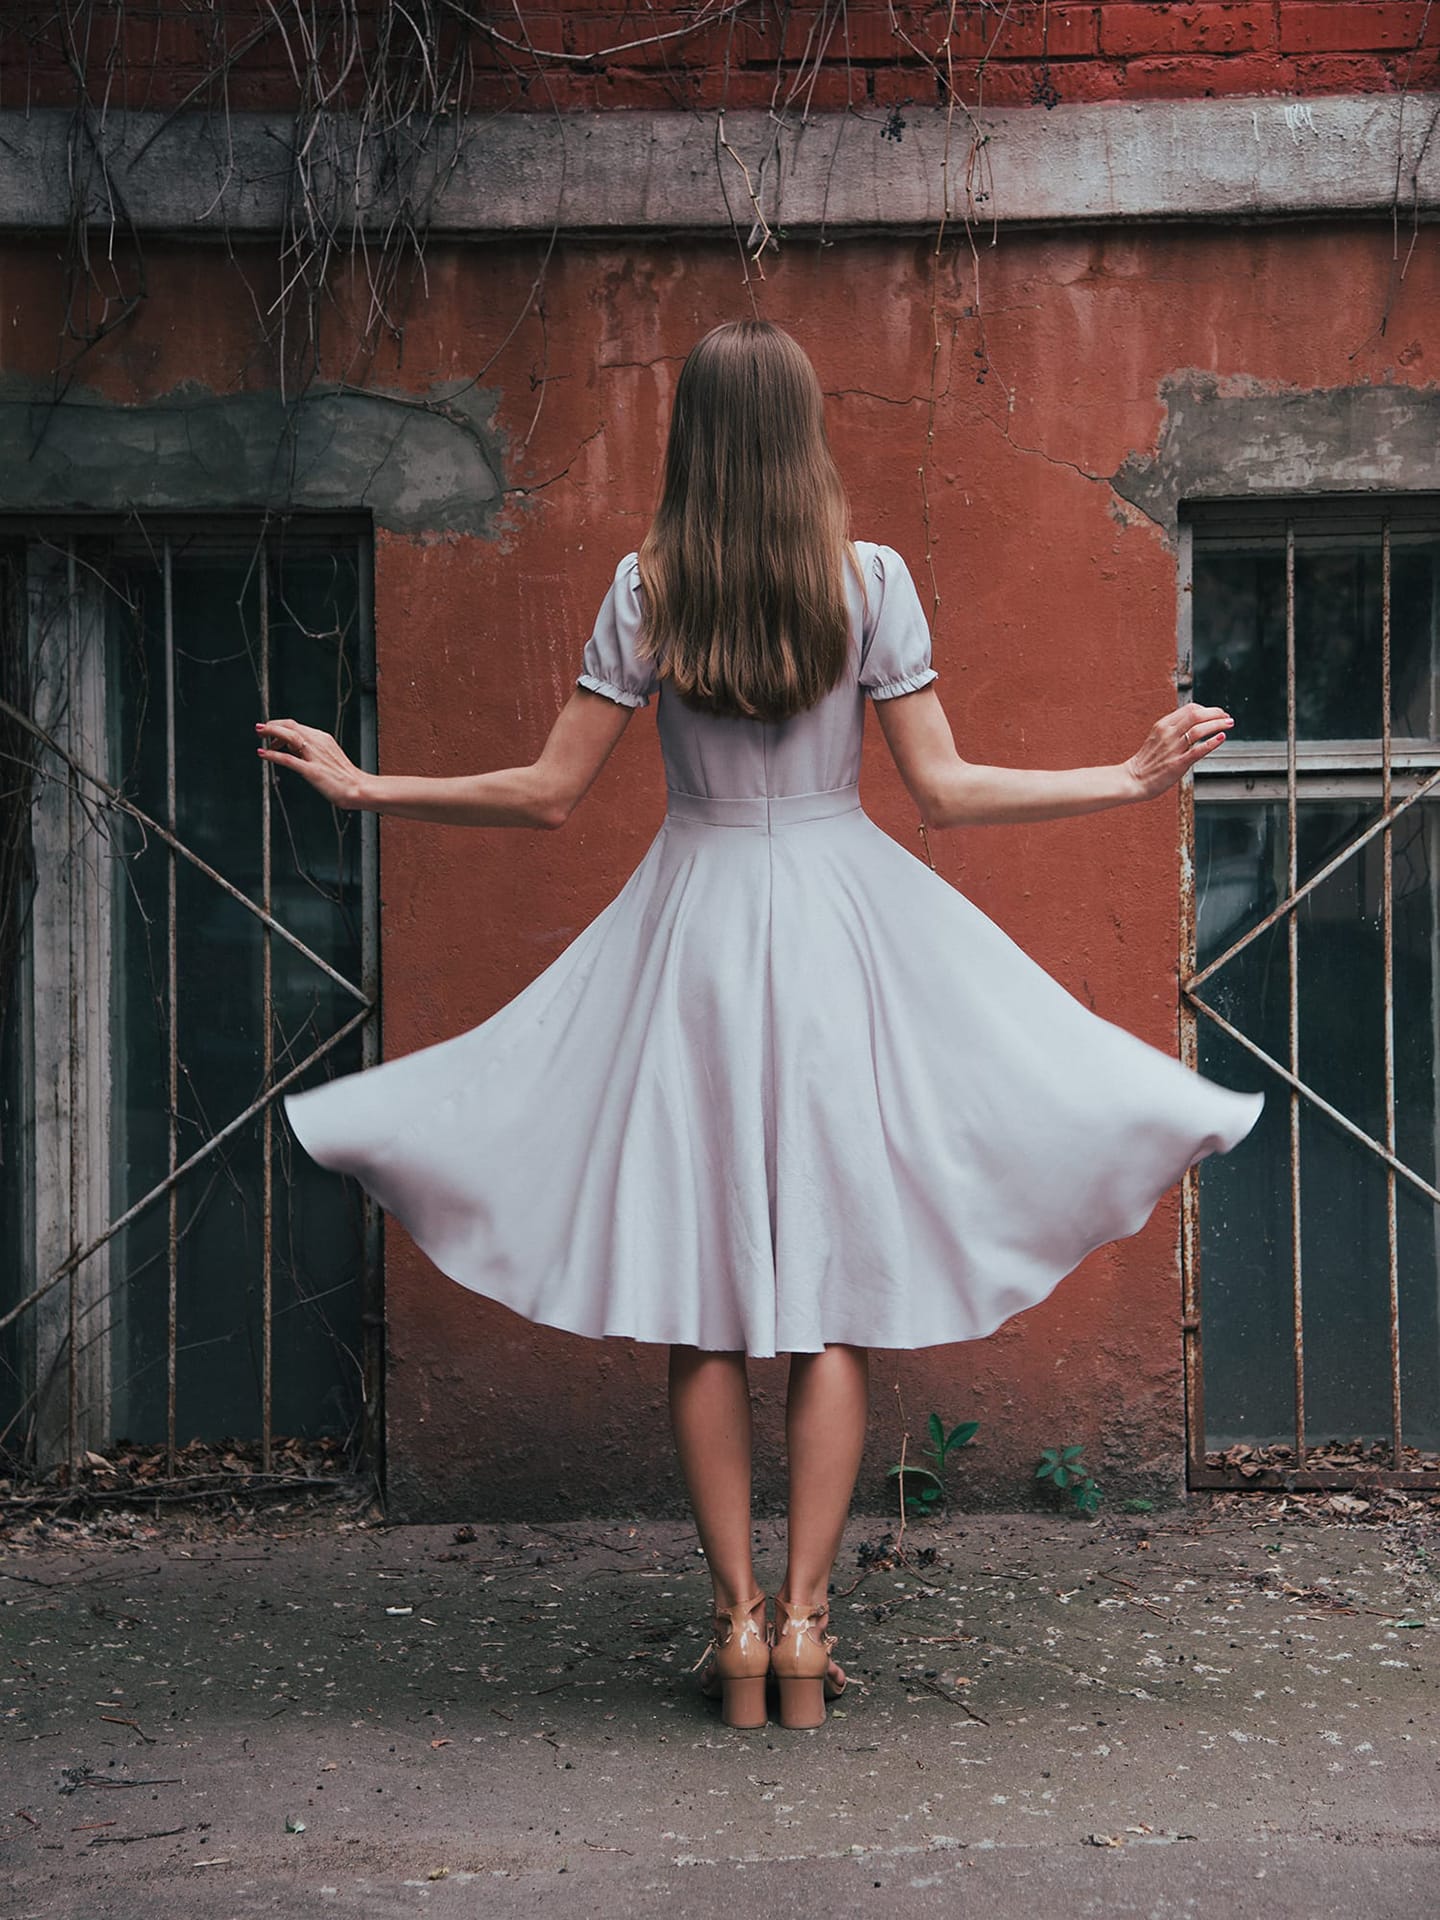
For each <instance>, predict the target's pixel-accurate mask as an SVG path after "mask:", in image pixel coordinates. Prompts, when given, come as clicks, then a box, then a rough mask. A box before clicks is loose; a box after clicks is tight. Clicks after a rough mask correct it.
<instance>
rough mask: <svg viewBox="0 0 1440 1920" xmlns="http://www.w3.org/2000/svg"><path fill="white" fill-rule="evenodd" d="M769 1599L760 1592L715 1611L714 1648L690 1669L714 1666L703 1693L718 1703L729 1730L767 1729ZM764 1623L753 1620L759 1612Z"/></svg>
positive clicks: (703, 1683) (703, 1680) (705, 1678)
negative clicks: (730, 1728)
mask: <svg viewBox="0 0 1440 1920" xmlns="http://www.w3.org/2000/svg"><path fill="white" fill-rule="evenodd" d="M764 1608H765V1596H764V1594H763V1593H757V1594H756V1595H755V1597H754V1599H753V1600H747V1601H745V1602H743V1603H742V1604H741V1605H739V1606H735V1607H717V1608H716V1609H715V1629H714V1633H713V1635H712V1637H711V1640H710V1644H709V1646H708V1647H706V1649H705V1651H704V1653H702V1654H701V1656H700V1658H699V1659H698V1660H697V1661H696V1662H695V1666H694V1667H692V1668H691V1669H690V1671H691V1672H692V1673H693V1672H694V1671H695V1668H696V1667H700V1666H703V1665H704V1664H705V1662H706V1661H708V1662H709V1663H710V1664H709V1665H708V1667H706V1670H705V1672H704V1673H702V1674H701V1676H700V1691H701V1693H703V1694H704V1695H705V1696H706V1697H707V1698H708V1699H712V1700H713V1699H715V1698H717V1697H718V1698H719V1700H720V1718H721V1720H723V1721H724V1723H725V1725H726V1726H727V1727H763V1726H764V1725H765V1720H766V1714H765V1678H766V1675H767V1674H768V1673H769V1671H770V1640H769V1635H768V1634H767V1632H766V1629H765V1613H764ZM757 1609H759V1611H760V1618H759V1619H758V1620H756V1619H755V1618H754V1615H755V1612H756V1610H757Z"/></svg>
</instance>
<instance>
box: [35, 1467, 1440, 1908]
mask: <svg viewBox="0 0 1440 1920" xmlns="http://www.w3.org/2000/svg"><path fill="white" fill-rule="evenodd" d="M1437 1508H1440V1502H1436V1501H1434V1500H1433V1499H1432V1500H1423V1499H1413V1498H1412V1499H1408V1500H1407V1499H1403V1498H1401V1497H1400V1496H1391V1497H1390V1498H1389V1499H1388V1500H1387V1498H1386V1497H1384V1496H1381V1497H1379V1498H1372V1499H1370V1500H1366V1499H1361V1498H1358V1497H1356V1496H1353V1495H1343V1496H1339V1497H1338V1498H1337V1497H1331V1498H1329V1499H1327V1498H1326V1497H1325V1496H1323V1495H1321V1496H1305V1497H1302V1496H1293V1497H1288V1498H1283V1497H1282V1498H1255V1499H1247V1498H1246V1497H1243V1496H1223V1497H1220V1498H1218V1499H1215V1500H1211V1501H1207V1500H1204V1499H1196V1500H1195V1501H1194V1502H1192V1503H1191V1504H1190V1505H1189V1506H1188V1507H1186V1508H1175V1509H1171V1510H1168V1511H1163V1512H1156V1513H1151V1514H1147V1515H1126V1514H1120V1513H1114V1512H1112V1513H1105V1512H1102V1513H1101V1514H1100V1515H1099V1516H1097V1517H1096V1518H1094V1519H1085V1518H1082V1517H1080V1516H1068V1515H1063V1514H1056V1515H1054V1516H1052V1515H1049V1514H1046V1513H1022V1514H1008V1515H993V1514H987V1515H983V1516H951V1517H949V1518H947V1519H945V1520H944V1521H942V1522H941V1523H940V1524H938V1525H917V1526H912V1527H910V1528H909V1529H907V1532H906V1534H905V1538H904V1543H903V1546H904V1551H905V1555H906V1558H905V1560H904V1561H903V1562H901V1563H897V1562H896V1560H895V1558H894V1554H893V1542H887V1537H886V1536H887V1526H888V1525H889V1524H890V1523H887V1522H886V1521H885V1520H884V1519H879V1518H875V1517H868V1518H866V1517H857V1518H856V1519H855V1520H854V1521H853V1522H852V1525H851V1527H850V1530H849V1532H848V1534H847V1537H846V1542H845V1546H844V1549H843V1551H842V1555H841V1558H840V1560H839V1562H838V1564H837V1568H836V1581H835V1587H836V1593H835V1597H834V1600H833V1602H832V1609H833V1613H832V1619H833V1624H834V1626H835V1627H836V1629H837V1630H838V1632H839V1634H840V1636H841V1641H842V1645H841V1647H840V1649H839V1651H840V1653H841V1655H842V1656H843V1657H844V1659H845V1662H846V1665H847V1667H848V1670H849V1672H850V1673H851V1675H852V1685H851V1687H850V1689H849V1690H848V1691H847V1693H846V1695H845V1697H844V1698H843V1700H841V1701H840V1702H839V1703H837V1705H836V1706H835V1707H834V1708H832V1711H831V1717H830V1720H829V1722H828V1724H827V1725H826V1726H825V1727H824V1728H823V1729H820V1730H818V1731H815V1732H806V1733H787V1732H785V1731H784V1730H783V1729H781V1728H780V1727H778V1726H776V1725H772V1726H771V1727H769V1728H768V1729H767V1730H765V1731H763V1732H749V1733H742V1732H733V1731H730V1730H728V1729H726V1728H724V1727H722V1726H721V1725H720V1724H719V1722H718V1718H717V1717H716V1710H715V1709H714V1708H713V1707H712V1706H710V1705H708V1704H706V1703H703V1702H702V1701H701V1700H700V1699H699V1697H698V1696H697V1695H696V1693H695V1691H694V1684H695V1683H694V1679H693V1677H692V1674H691V1672H690V1669H691V1667H692V1664H693V1663H694V1662H695V1661H696V1660H698V1658H699V1657H700V1655H701V1653H702V1651H703V1649H704V1645H705V1639H706V1632H705V1611H706V1600H707V1591H708V1589H707V1583H706V1581H705V1578H704V1574H703V1568H702V1563H701V1561H700V1559H699V1556H698V1554H697V1552H696V1551H695V1548H694V1542H693V1534H692V1532H691V1531H690V1529H689V1527H688V1526H685V1525H681V1524H678V1523H655V1522H643V1523H633V1524H632V1523H630V1522H627V1521H624V1520H619V1521H591V1522H579V1523H568V1524H564V1525H558V1526H515V1525H507V1526H475V1527H473V1528H470V1527H455V1526H445V1527H434V1526H431V1527H387V1526H386V1525H385V1524H384V1523H383V1521H382V1520H381V1519H380V1518H379V1517H378V1514H377V1513H376V1512H375V1510H373V1509H371V1508H369V1507H367V1506H366V1505H365V1504H364V1503H363V1502H358V1503H354V1504H352V1505H351V1506H349V1507H348V1508H344V1507H341V1508H338V1509H336V1510H332V1511H325V1510H313V1509H312V1510H309V1511H300V1510H296V1509H294V1508H287V1507H282V1508H280V1509H278V1510H277V1509H275V1508H273V1507H272V1508H271V1509H269V1510H268V1511H259V1510H256V1511H251V1512H249V1513H247V1514H243V1515H231V1516H230V1517H228V1518H227V1517H222V1516H219V1515H216V1514H214V1513H211V1514H208V1515H206V1514H201V1513H193V1512H192V1513H185V1512H183V1511H182V1512H177V1511H173V1510H170V1511H164V1512H162V1511H160V1510H159V1509H158V1508H157V1509H156V1511H155V1513H154V1514H150V1513H148V1512H147V1511H145V1510H143V1509H142V1510H140V1511H131V1512H109V1513H104V1514H100V1515H98V1516H91V1517H89V1518H82V1519H75V1520H68V1521H67V1520H64V1519H59V1518H57V1517H56V1516H55V1515H54V1514H53V1513H50V1514H43V1513H42V1514H38V1515H31V1516H22V1517H21V1518H20V1519H19V1520H12V1522H11V1524H9V1525H8V1526H7V1527H6V1528H5V1533H4V1544H3V1548H0V1576H3V1577H0V1597H3V1601H4V1606H3V1614H0V1618H3V1622H4V1634H5V1646H4V1658H3V1681H4V1684H3V1699H0V1711H3V1714H4V1721H3V1728H4V1796H3V1802H0V1819H3V1823H4V1827H5V1829H6V1830H7V1840H8V1845H7V1847H6V1850H5V1864H4V1868H3V1876H0V1885H3V1887H4V1890H5V1899H4V1907H5V1911H6V1912H7V1913H9V1914H11V1915H13V1916H16V1917H17V1920H18V1917H19V1916H37V1917H39V1916H44V1920H51V1917H52V1916H74V1917H75V1920H141V1916H144V1917H145V1920H166V1917H167V1916H187V1917H188V1916H191V1915H200V1914H203V1915H205V1916H206V1917H207V1920H211V1917H212V1916H213V1917H214V1920H230V1917H232V1916H233V1917H235V1920H239V1917H240V1916H248V1915H251V1914H255V1915H286V1916H289V1915H300V1914H302V1913H303V1914H305V1915H307V1916H308V1915H311V1914H327V1913H329V1914H334V1915H337V1916H357V1917H358V1916H364V1920H388V1916H391V1915H412V1914H416V1915H418V1914H429V1915H433V1916H436V1920H445V1917H446V1916H450V1915H485V1916H490V1915H496V1916H505V1915H511V1914H516V1915H519V1914H523V1915H525V1916H527V1917H528V1916H536V1917H537V1920H543V1916H545V1915H549V1914H556V1915H560V1914H567V1915H569V1914H574V1915H589V1914H595V1915H601V1914H603V1915H606V1916H610V1915H636V1916H649V1915H657V1916H658V1915H662V1914H663V1915H666V1916H675V1915H684V1916H692V1915H693V1916H706V1915H710V1914H716V1915H719V1914H722V1913H726V1914H728V1913H730V1912H732V1911H734V1910H735V1909H736V1907H737V1905H739V1903H741V1902H743V1903H744V1904H745V1910H748V1911H773V1910H776V1909H777V1908H778V1907H779V1906H780V1904H781V1903H783V1905H784V1909H785V1910H786V1913H787V1920H808V1916H812V1915H814V1916H820V1915H824V1916H826V1917H827V1920H830V1917H832V1916H835V1915H837V1914H849V1913H851V1912H856V1913H875V1914H877V1915H878V1914H882V1913H884V1914H888V1913H890V1912H893V1911H894V1910H895V1908H896V1907H897V1906H903V1908H904V1911H905V1913H906V1916H907V1920H911V1917H912V1916H913V1917H914V1920H924V1917H925V1916H929V1915H938V1914H946V1915H953V1914H957V1913H965V1914H968V1913H972V1912H973V1913H984V1914H985V1916H986V1920H1009V1917H1010V1916H1024V1920H1047V1917H1048V1916H1052V1915H1053V1916H1057V1917H1058V1916H1064V1920H1071V1916H1079V1915H1088V1914H1100V1913H1102V1912H1103V1913H1105V1914H1107V1915H1114V1916H1127V1915H1144V1916H1147V1917H1152V1920H1168V1917H1169V1916H1172V1915H1174V1916H1179V1915H1182V1914H1183V1915H1185V1916H1187V1920H1196V1916H1199V1917H1201V1920H1204V1917H1205V1916H1210V1915H1214V1916H1217V1920H1218V1917H1219V1916H1224V1920H1245V1916H1249V1915H1255V1916H1264V1917H1265V1920H1272V1917H1279V1916H1287V1917H1288V1916H1292V1915H1293V1916H1305V1917H1306V1920H1310V1917H1311V1916H1322V1915H1326V1916H1328V1915H1331V1914H1345V1915H1356V1916H1362V1917H1363V1920H1390V1917H1391V1916H1394V1920H1420V1917H1421V1916H1429V1915H1433V1914H1434V1913H1435V1911H1436V1904H1437V1898H1440V1896H1437V1891H1436V1889H1437V1886H1440V1704H1437V1698H1436V1680H1437V1658H1436V1646H1437V1640H1440V1510H1437ZM781 1542H782V1535H781V1530H780V1527H779V1524H778V1523H777V1522H774V1521H764V1522H762V1523H760V1524H759V1526H758V1527H757V1543H758V1548H759V1553H758V1560H757V1565H758V1567H759V1570H760V1572H761V1576H762V1579H764V1578H769V1579H771V1580H772V1581H773V1579H774V1578H776V1577H778V1573H779V1569H780V1566H781Z"/></svg>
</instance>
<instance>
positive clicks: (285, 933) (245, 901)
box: [0, 699, 1440, 1007]
mask: <svg viewBox="0 0 1440 1920" xmlns="http://www.w3.org/2000/svg"><path fill="white" fill-rule="evenodd" d="M0 713H3V714H4V715H5V716H6V717H7V719H11V720H14V721H15V722H16V723H17V724H18V725H19V726H22V727H23V728H24V729H25V731H26V732H27V733H28V734H30V735H31V736H32V737H33V738H34V739H36V740H38V741H39V742H40V744H41V746H43V747H45V748H46V749H47V750H48V751H49V752H51V753H53V754H54V755H55V757H56V759H57V760H60V761H63V763H64V764H65V765H66V766H67V767H68V768H69V769H70V771H71V773H73V774H74V776H75V778H76V779H77V780H83V781H84V782H85V783H86V785H87V786H92V787H94V788H95V790H96V792H97V793H99V794H100V795H101V796H102V797H103V798H104V799H105V801H106V802H107V803H108V804H109V805H110V806H111V807H113V808H114V809H115V811H116V812H117V813H123V814H125V815H127V816H128V817H129V818H130V819H131V820H134V821H136V822H137V823H138V824H139V825H140V826H142V827H144V828H145V830H146V832H147V833H153V834H154V835H155V838H156V839H157V840H159V841H160V842H161V843H162V844H163V845H164V846H167V847H169V848H170V849H171V850H172V851H173V852H174V853H177V854H178V855H179V856H180V858H181V859H182V860H188V861H189V862H190V864H191V866H192V867H194V868H196V869H197V871H199V872H200V873H203V874H204V876H205V878H206V879H207V880H212V881H214V883H215V885H216V886H217V887H219V889H220V891H221V892H222V893H223V894H225V895H226V896H227V897H228V898H229V899H231V900H233V901H234V902H235V903H236V905H237V906H241V907H244V909H245V911H246V912H247V913H253V914H254V915H255V917H256V919H257V920H259V921H260V922H261V923H262V925H264V926H267V927H268V928H269V929H270V931H271V932H272V933H274V934H278V935H279V937H280V938H281V939H282V940H283V941H285V942H286V944H287V945H288V946H291V947H293V948H294V949H295V951H296V953H298V954H301V955H303V957H304V958H305V959H306V960H308V961H309V962H310V964H311V966H312V967H318V968H319V969H320V971H321V973H323V974H324V975H325V977H326V978H327V979H329V980H333V981H334V982H335V984H336V986H337V987H343V988H344V989H345V991H346V993H348V994H349V995H350V997H351V999H352V1000H359V1001H361V1002H362V1003H364V1005H366V1006H367V1007H368V1006H369V1004H370V1003H369V1000H368V999H367V998H366V994H365V989H364V988H363V987H357V986H356V984H355V982H354V981H353V980H347V979H346V978H345V976H344V974H343V973H340V972H339V971H338V970H337V969H336V968H334V967H332V966H331V964H330V962H329V961H328V960H324V959H322V958H321V956H320V955H319V954H318V953H316V952H314V951H313V950H312V949H311V948H310V947H307V946H306V944H305V942H304V941H303V940H301V939H300V938H299V937H298V935H296V934H293V933H292V932H291V931H290V929H289V928H288V927H287V926H284V925H283V924H282V923H281V922H280V921H279V920H276V919H275V918H273V916H272V915H270V914H268V913H267V912H266V911H265V909H264V908H263V907H261V906H258V905H257V904H256V902H255V901H253V900H252V899H251V898H250V897H249V895H248V894H244V893H242V892H241V891H240V889H239V888H238V887H236V886H232V885H231V883H230V882H229V881H228V880H227V879H226V878H225V876H224V874H223V873H217V872H216V871H215V869H214V867H212V866H211V865H210V863H209V861H208V860H202V859H201V858H200V855H199V854H198V853H195V852H194V851H192V849H191V848H189V847H187V846H186V845H185V842H184V841H183V840H180V839H178V838H177V837H176V835H175V834H173V833H171V832H170V831H169V829H168V828H167V827H164V826H162V825H161V824H160V822H159V821H158V820H154V819H152V818H151V817H150V815H149V814H148V813H146V812H145V810H144V808H143V807H137V806H136V805H135V803H134V801H133V800H127V799H126V797H125V795H124V794H123V793H120V792H119V791H118V790H117V789H116V788H115V787H112V786H111V785H110V783H109V781H108V780H102V779H101V777H100V775H99V774H97V773H92V772H91V770H90V769H89V768H88V767H86V766H82V765H81V763H80V761H78V760H77V759H76V758H75V756H74V754H72V753H67V752H66V751H65V749H64V747H62V746H61V744H60V742H59V741H58V740H56V739H55V738H54V736H53V735H52V734H49V733H47V732H46V730H45V729H44V727H42V726H38V725H37V724H36V722H35V721H34V720H33V719H32V718H31V716H30V715H29V714H28V713H22V712H21V711H20V709H19V707H14V706H11V704H10V702H9V701H8V700H3V699H0ZM1436 777H1437V779H1440V775H1437V776H1436Z"/></svg>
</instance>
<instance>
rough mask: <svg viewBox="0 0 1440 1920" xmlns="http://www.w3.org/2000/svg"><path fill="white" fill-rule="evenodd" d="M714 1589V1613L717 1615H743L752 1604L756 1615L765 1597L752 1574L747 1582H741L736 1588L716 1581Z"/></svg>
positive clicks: (721, 1581) (724, 1582)
mask: <svg viewBox="0 0 1440 1920" xmlns="http://www.w3.org/2000/svg"><path fill="white" fill-rule="evenodd" d="M714 1587H715V1611H716V1612H717V1613H735V1612H741V1613H743V1612H744V1611H745V1610H746V1609H747V1608H750V1607H751V1606H752V1604H753V1607H754V1610H755V1611H756V1612H757V1613H758V1612H759V1610H760V1607H761V1606H762V1605H763V1603H764V1598H765V1596H764V1595H763V1594H762V1593H761V1591H760V1589H759V1587H758V1586H757V1584H756V1582H755V1578H754V1575H753V1574H752V1575H751V1577H750V1579H749V1581H748V1582H744V1581H742V1582H741V1583H740V1584H739V1585H738V1586H736V1585H734V1584H731V1583H728V1582H726V1581H723V1580H717V1581H715V1583H714Z"/></svg>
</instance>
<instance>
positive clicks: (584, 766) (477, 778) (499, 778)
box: [256, 687, 633, 828]
mask: <svg viewBox="0 0 1440 1920" xmlns="http://www.w3.org/2000/svg"><path fill="white" fill-rule="evenodd" d="M632 711H633V709H632V708H630V707H627V706H621V705H619V704H618V703H617V702H616V701H614V700H609V699H606V698H605V696H604V695H603V694H598V693H591V692H589V691H588V690H587V689H586V688H584V687H577V688H576V690H575V691H574V693H572V694H571V696H570V698H569V699H568V700H567V701H566V703H565V705H564V706H563V707H562V708H561V709H560V712H559V715H558V716H557V718H556V721H555V724H554V726H553V727H552V728H551V729H550V735H549V738H548V739H547V740H546V742H545V745H544V747H543V748H542V749H541V752H540V756H539V758H538V759H537V760H535V761H533V762H532V763H531V764H530V765H529V766H525V767H503V768H501V769H499V770H498V771H497V772H494V773H463V774H457V775H454V776H451V777H447V776H445V775H436V776H430V775H425V774H393V773H366V772H364V771H363V770H362V769H361V768H359V767H357V766H356V765H355V763H354V762H353V761H352V760H351V759H350V758H349V756H348V755H347V754H346V753H345V751H344V750H343V748H342V747H341V746H340V744H339V742H338V741H337V740H336V739H335V737H334V735H333V734H329V733H325V732H323V731H322V730H321V729H320V728H319V727H307V726H304V725H302V724H301V722H300V721H298V720H265V721H262V722H261V723H260V724H259V725H258V726H257V727H256V732H257V733H259V734H260V736H261V738H262V740H263V741H264V743H265V744H263V745H262V746H260V747H259V748H258V749H257V751H258V753H259V755H260V758H261V759H262V760H270V761H273V762H274V764H275V765H277V766H282V767H290V768H292V769H293V770H294V771H295V772H296V773H298V774H300V775H301V777H302V778H303V779H305V780H308V781H309V783H310V785H311V786H312V787H314V788H315V789H316V791H317V792H319V793H322V794H323V795H324V796H325V798H326V799H327V800H329V801H331V802H332V803H333V804H334V805H335V806H337V807H347V808H351V809H354V810H357V811H359V812H362V813H383V814H388V815H391V816H393V817H395V818H398V819H402V820H428V821H431V822H433V823H435V824H437V825H446V826H456V827H551V828H553V827H563V826H564V824H565V822H566V821H567V820H568V819H569V817H570V815H571V813H572V812H573V811H574V809H575V808H576V807H577V806H578V805H579V804H580V802H581V800H583V799H584V797H585V795H586V793H587V792H588V791H589V789H590V787H591V785H592V784H593V782H594V780H595V778H596V776H597V775H598V773H599V772H600V769H601V768H602V767H603V766H604V764H605V762H606V761H607V760H608V759H609V757H610V755H611V753H612V752H613V750H614V748H615V745H616V743H617V742H618V740H619V738H620V736H621V734H622V733H623V732H624V731H625V728H626V725H627V723H628V722H629V719H630V715H631V712H632Z"/></svg>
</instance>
